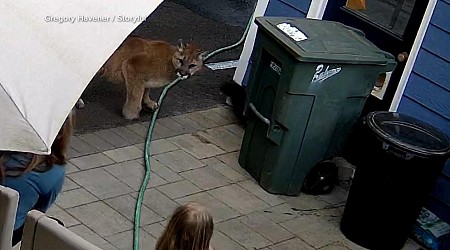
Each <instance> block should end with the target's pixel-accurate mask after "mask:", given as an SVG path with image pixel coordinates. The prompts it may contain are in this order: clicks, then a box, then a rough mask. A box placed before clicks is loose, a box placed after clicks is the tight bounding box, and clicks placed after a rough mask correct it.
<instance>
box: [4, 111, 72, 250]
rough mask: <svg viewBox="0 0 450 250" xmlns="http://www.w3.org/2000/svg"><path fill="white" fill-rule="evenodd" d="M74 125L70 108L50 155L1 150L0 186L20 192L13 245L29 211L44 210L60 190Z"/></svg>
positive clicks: (18, 240) (19, 237)
mask: <svg viewBox="0 0 450 250" xmlns="http://www.w3.org/2000/svg"><path fill="white" fill-rule="evenodd" d="M74 125H75V113H74V110H72V111H71V112H70V114H69V116H68V117H67V119H66V120H65V122H64V124H63V126H62V127H61V129H60V130H59V133H58V135H57V136H56V139H55V140H54V142H53V144H52V147H51V154H50V155H37V154H31V153H24V152H10V151H2V152H0V185H3V186H6V187H9V188H12V189H14V190H16V191H17V192H19V205H18V209H17V214H16V220H15V224H14V233H13V242H12V245H13V246H14V245H16V244H17V243H18V242H20V240H21V239H22V233H23V227H24V223H25V218H26V216H27V214H28V212H29V211H31V210H33V209H35V210H39V211H41V212H43V213H45V212H46V211H47V210H48V209H49V208H50V206H51V205H52V204H53V203H54V202H55V200H56V197H57V196H58V194H59V193H60V192H61V189H62V186H63V183H64V176H65V165H66V161H67V157H66V154H67V151H68V149H69V142H70V138H71V136H72V133H73V128H74Z"/></svg>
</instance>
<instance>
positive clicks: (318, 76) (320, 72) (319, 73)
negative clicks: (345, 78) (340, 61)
mask: <svg viewBox="0 0 450 250" xmlns="http://www.w3.org/2000/svg"><path fill="white" fill-rule="evenodd" d="M324 68H325V66H324V65H323V64H320V65H318V66H317V68H316V73H314V76H313V78H312V80H311V83H321V82H323V81H325V80H327V79H328V78H330V77H332V76H334V75H336V74H338V73H339V72H341V70H342V68H341V67H338V68H334V69H330V66H327V67H326V68H325V70H324Z"/></svg>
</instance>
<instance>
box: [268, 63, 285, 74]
mask: <svg viewBox="0 0 450 250" xmlns="http://www.w3.org/2000/svg"><path fill="white" fill-rule="evenodd" d="M270 68H271V69H272V70H273V71H275V72H277V73H278V75H280V76H281V71H282V70H281V67H280V66H278V65H277V64H276V63H274V62H270Z"/></svg>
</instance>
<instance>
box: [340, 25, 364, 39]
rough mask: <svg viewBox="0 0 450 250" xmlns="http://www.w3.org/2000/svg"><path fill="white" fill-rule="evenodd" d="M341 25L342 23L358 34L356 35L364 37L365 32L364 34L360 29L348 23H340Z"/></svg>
mask: <svg viewBox="0 0 450 250" xmlns="http://www.w3.org/2000/svg"><path fill="white" fill-rule="evenodd" d="M341 24H342V23H341ZM342 25H343V26H344V27H345V28H346V29H348V30H351V31H353V32H355V33H356V34H358V35H360V36H362V37H366V34H365V33H364V32H363V31H362V30H360V29H357V28H353V27H351V26H348V25H345V24H342Z"/></svg>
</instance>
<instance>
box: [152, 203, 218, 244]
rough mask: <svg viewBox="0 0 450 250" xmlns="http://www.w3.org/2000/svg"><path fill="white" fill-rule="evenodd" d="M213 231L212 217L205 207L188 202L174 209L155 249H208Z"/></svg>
mask: <svg viewBox="0 0 450 250" xmlns="http://www.w3.org/2000/svg"><path fill="white" fill-rule="evenodd" d="M213 231H214V223H213V219H212V217H211V215H210V214H209V213H208V211H207V210H206V208H205V207H204V206H202V205H200V204H198V203H194V202H190V203H187V204H185V205H182V206H179V207H178V208H177V209H176V210H175V213H174V214H173V215H172V218H171V219H170V221H169V225H168V226H167V228H166V229H165V230H164V232H163V234H162V236H161V237H160V238H159V240H158V242H157V243H156V250H208V249H209V244H210V241H211V237H212V235H213Z"/></svg>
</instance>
